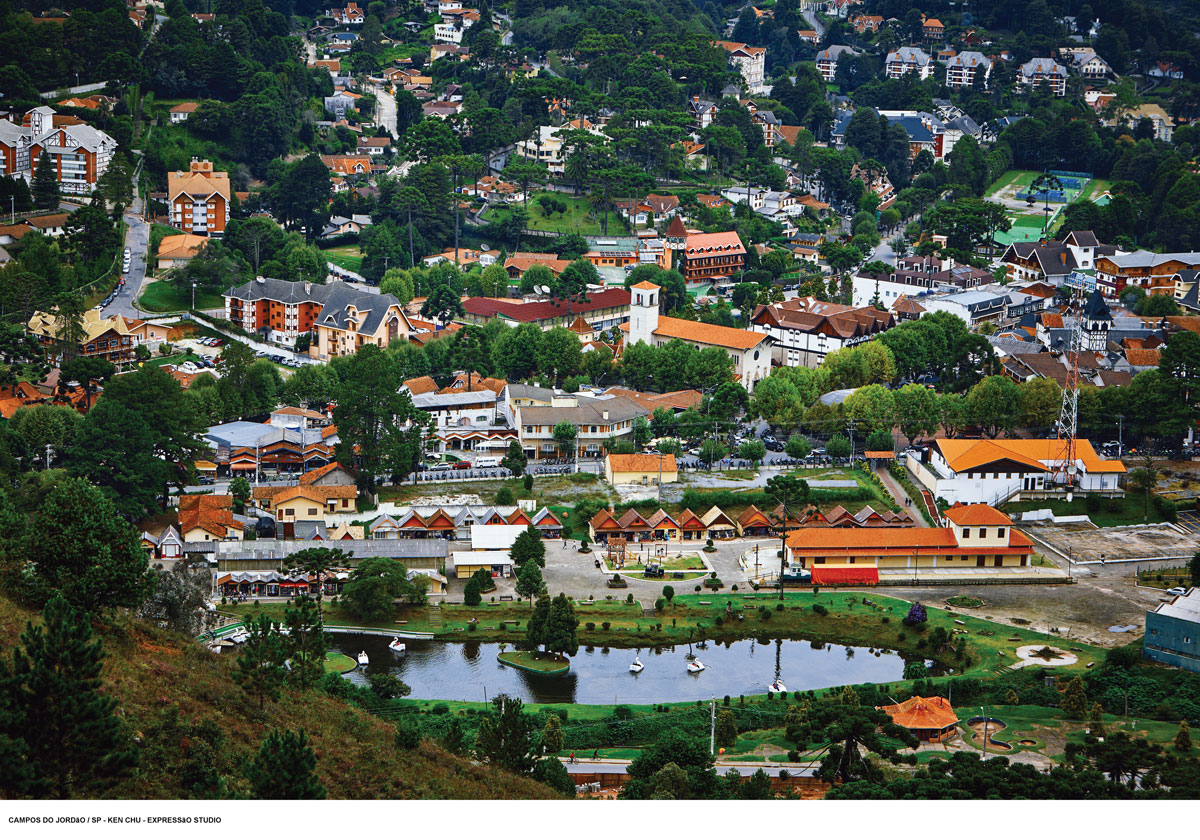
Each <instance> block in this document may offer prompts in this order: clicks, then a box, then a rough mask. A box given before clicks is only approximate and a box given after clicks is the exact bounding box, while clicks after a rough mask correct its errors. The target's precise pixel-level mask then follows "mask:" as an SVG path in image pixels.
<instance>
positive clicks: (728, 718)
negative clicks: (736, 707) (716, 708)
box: [716, 709, 738, 747]
mask: <svg viewBox="0 0 1200 840" xmlns="http://www.w3.org/2000/svg"><path fill="white" fill-rule="evenodd" d="M737 736H738V730H737V719H736V718H734V716H733V711H732V710H730V709H722V710H721V711H720V712H719V713H718V714H717V733H716V739H717V746H718V747H732V746H733V745H734V744H736V743H737Z"/></svg>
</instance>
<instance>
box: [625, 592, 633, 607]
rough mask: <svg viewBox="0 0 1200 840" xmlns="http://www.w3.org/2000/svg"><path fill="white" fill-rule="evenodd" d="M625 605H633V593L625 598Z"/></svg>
mask: <svg viewBox="0 0 1200 840" xmlns="http://www.w3.org/2000/svg"><path fill="white" fill-rule="evenodd" d="M625 603H626V604H632V603H633V593H632V592H630V593H629V594H628V595H626V596H625Z"/></svg>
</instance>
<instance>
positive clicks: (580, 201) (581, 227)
mask: <svg viewBox="0 0 1200 840" xmlns="http://www.w3.org/2000/svg"><path fill="white" fill-rule="evenodd" d="M539 195H549V196H551V197H552V198H555V199H557V200H559V201H561V202H563V203H565V204H566V205H567V211H566V212H565V213H561V214H560V213H552V214H550V215H549V216H547V215H546V214H545V213H543V212H542V208H541V207H540V206H539V205H538V203H537V198H538V196H539ZM525 208H526V210H528V211H529V225H528V226H529V227H530V228H531V229H532V230H547V231H554V232H556V233H578V234H582V235H584V236H598V235H600V234H601V233H603V232H604V231H603V229H602V225H601V222H602V221H603V214H602V213H601V214H599V215H597V216H596V217H595V218H592V217H591V210H592V208H591V206H590V205H589V204H588V201H587V199H586V198H580V197H578V196H573V195H569V194H567V193H538V194H536V195H531V196H530V197H529V202H528V203H527V204H526V205H525ZM510 212H511V210H510V209H509V208H507V207H503V208H496V209H490V210H488V211H487V213H485V214H484V218H486V219H487V220H488V221H489V222H498V221H500V220H501V219H504V218H506V217H507V216H508V214H509V213H510ZM628 230H629V229H628V227H626V225H625V220H624V219H622V218H621V217H620V216H618V215H617V214H616V213H614V212H612V211H611V210H610V211H609V213H608V235H610V236H618V235H622V234H625V233H627V232H628Z"/></svg>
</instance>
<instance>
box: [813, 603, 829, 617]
mask: <svg viewBox="0 0 1200 840" xmlns="http://www.w3.org/2000/svg"><path fill="white" fill-rule="evenodd" d="M812 607H813V612H815V613H816V614H817V615H829V610H827V609H826V608H825V605H824V604H813V605H812Z"/></svg>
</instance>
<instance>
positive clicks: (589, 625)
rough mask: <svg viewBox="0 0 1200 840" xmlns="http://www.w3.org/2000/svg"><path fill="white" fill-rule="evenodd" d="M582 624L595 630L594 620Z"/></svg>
mask: <svg viewBox="0 0 1200 840" xmlns="http://www.w3.org/2000/svg"><path fill="white" fill-rule="evenodd" d="M583 626H584V627H586V628H587V629H588V630H595V629H596V622H594V621H589V622H588V623H586V624H584V625H583Z"/></svg>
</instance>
